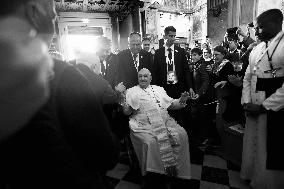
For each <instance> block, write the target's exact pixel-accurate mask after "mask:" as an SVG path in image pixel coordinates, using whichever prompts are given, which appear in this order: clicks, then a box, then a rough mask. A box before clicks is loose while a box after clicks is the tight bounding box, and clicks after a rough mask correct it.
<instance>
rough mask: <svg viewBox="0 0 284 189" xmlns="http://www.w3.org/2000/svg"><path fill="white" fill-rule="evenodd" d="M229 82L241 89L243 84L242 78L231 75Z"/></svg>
mask: <svg viewBox="0 0 284 189" xmlns="http://www.w3.org/2000/svg"><path fill="white" fill-rule="evenodd" d="M228 80H229V82H230V83H232V84H233V85H235V86H237V87H240V86H242V84H243V82H242V77H239V76H236V75H229V76H228Z"/></svg>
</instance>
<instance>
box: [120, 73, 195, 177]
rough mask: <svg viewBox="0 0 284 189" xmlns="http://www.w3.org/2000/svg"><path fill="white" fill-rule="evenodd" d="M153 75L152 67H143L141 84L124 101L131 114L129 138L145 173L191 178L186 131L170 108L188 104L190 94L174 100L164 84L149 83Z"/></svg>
mask: <svg viewBox="0 0 284 189" xmlns="http://www.w3.org/2000/svg"><path fill="white" fill-rule="evenodd" d="M151 78H152V77H151V73H150V71H149V70H147V69H141V70H140V71H139V72H138V82H139V86H135V87H132V88H130V89H128V90H127V91H126V99H125V102H124V103H122V106H123V111H124V113H125V114H127V115H130V121H129V125H130V137H131V141H132V143H133V146H134V150H135V152H136V154H137V157H138V160H139V164H140V166H141V171H142V175H143V176H145V175H146V173H147V172H154V173H160V174H166V175H168V176H174V177H178V178H182V179H190V178H191V173H190V172H191V170H190V154H189V143H188V137H187V133H186V131H185V130H184V129H183V128H182V127H181V126H179V125H178V124H177V122H176V121H175V120H174V119H173V118H172V117H170V116H169V114H168V111H167V109H180V108H183V107H185V106H186V100H187V99H188V98H189V93H187V92H185V93H183V94H181V97H180V98H179V99H172V98H171V97H169V96H168V95H167V94H166V91H165V90H164V89H163V88H162V87H159V86H156V85H150V82H151Z"/></svg>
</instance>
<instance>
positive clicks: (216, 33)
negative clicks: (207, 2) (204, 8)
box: [207, 2, 228, 46]
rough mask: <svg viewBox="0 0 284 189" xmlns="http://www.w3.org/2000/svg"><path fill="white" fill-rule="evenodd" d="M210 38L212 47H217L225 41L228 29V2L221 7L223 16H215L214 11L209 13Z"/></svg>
mask: <svg viewBox="0 0 284 189" xmlns="http://www.w3.org/2000/svg"><path fill="white" fill-rule="evenodd" d="M207 16H208V37H209V39H210V42H211V45H212V46H215V45H218V44H220V43H221V42H222V41H223V38H224V35H225V33H226V29H227V28H228V2H225V3H223V4H222V5H221V14H220V15H219V16H216V15H215V16H213V11H212V10H209V11H208V14H207Z"/></svg>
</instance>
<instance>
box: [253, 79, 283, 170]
mask: <svg viewBox="0 0 284 189" xmlns="http://www.w3.org/2000/svg"><path fill="white" fill-rule="evenodd" d="M283 83H284V77H276V78H258V79H257V84H256V90H257V91H265V94H266V98H268V97H269V96H270V95H272V94H273V93H275V92H276V90H277V89H279V88H281V87H282V85H283ZM283 120H284V108H282V109H280V110H279V111H277V112H276V111H272V110H269V111H267V142H266V145H267V146H266V148H267V159H266V168H267V169H271V170H284V153H283V152H281V151H282V149H283V146H282V145H283V139H282V138H283V137H284V123H283Z"/></svg>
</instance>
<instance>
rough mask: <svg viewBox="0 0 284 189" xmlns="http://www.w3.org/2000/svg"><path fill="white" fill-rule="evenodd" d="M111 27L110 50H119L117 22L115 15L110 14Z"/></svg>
mask: <svg viewBox="0 0 284 189" xmlns="http://www.w3.org/2000/svg"><path fill="white" fill-rule="evenodd" d="M110 16H111V26H112V50H113V51H115V50H116V49H119V38H120V36H119V21H118V15H117V14H111V15H110Z"/></svg>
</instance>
